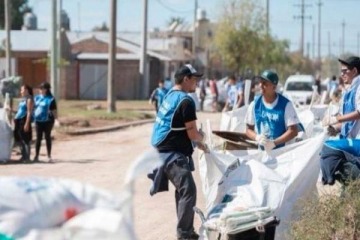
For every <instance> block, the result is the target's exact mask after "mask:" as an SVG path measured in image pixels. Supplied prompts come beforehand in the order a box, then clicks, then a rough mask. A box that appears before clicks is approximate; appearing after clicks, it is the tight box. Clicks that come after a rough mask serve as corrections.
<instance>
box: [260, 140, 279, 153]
mask: <svg viewBox="0 0 360 240" xmlns="http://www.w3.org/2000/svg"><path fill="white" fill-rule="evenodd" d="M263 146H264V148H265V151H266V152H270V151H271V150H273V149H274V148H275V147H276V145H275V143H274V141H272V140H269V139H266V141H265V142H264V144H263Z"/></svg>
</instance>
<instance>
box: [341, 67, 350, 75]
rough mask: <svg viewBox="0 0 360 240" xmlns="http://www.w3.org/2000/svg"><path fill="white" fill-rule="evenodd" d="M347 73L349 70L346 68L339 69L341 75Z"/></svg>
mask: <svg viewBox="0 0 360 240" xmlns="http://www.w3.org/2000/svg"><path fill="white" fill-rule="evenodd" d="M348 71H350V69H348V68H344V69H341V70H340V72H341V74H345V73H347V72H348Z"/></svg>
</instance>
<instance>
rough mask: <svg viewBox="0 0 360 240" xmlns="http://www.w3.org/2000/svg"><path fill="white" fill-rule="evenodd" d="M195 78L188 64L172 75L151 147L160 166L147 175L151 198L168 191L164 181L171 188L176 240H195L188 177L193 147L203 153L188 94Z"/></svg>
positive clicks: (192, 187) (192, 190)
mask: <svg viewBox="0 0 360 240" xmlns="http://www.w3.org/2000/svg"><path fill="white" fill-rule="evenodd" d="M201 76H202V74H199V73H198V72H197V71H196V70H195V69H194V68H193V67H192V66H191V65H190V64H186V65H185V66H183V67H181V68H180V69H179V70H178V71H177V72H176V74H175V86H174V87H173V88H172V89H171V90H170V91H169V92H168V94H167V95H166V96H165V99H164V101H163V103H162V104H161V106H160V109H159V112H158V114H157V116H156V120H155V124H154V128H153V133H152V139H151V143H152V145H153V146H154V147H156V148H157V150H158V151H159V154H160V157H161V159H162V160H163V161H164V164H163V165H162V166H161V167H159V168H157V169H155V170H154V173H152V174H149V178H151V179H152V180H153V181H154V183H153V186H152V188H151V190H150V194H151V195H153V194H155V193H157V192H161V191H167V190H168V181H169V180H170V182H171V183H172V184H173V185H174V186H175V201H176V210H177V217H178V223H177V237H178V239H179V240H180V239H181V240H185V239H188V240H190V239H191V240H196V239H198V238H199V235H198V234H197V233H195V231H194V226H193V223H194V210H193V207H194V206H195V204H196V186H195V182H194V179H193V176H192V173H191V172H192V171H194V162H193V159H192V156H191V155H192V153H193V151H194V149H193V144H194V143H196V145H197V146H198V147H199V148H200V149H203V150H205V149H206V147H205V145H204V143H203V142H204V134H203V133H202V132H201V131H198V130H197V126H196V119H197V117H196V109H195V103H194V101H193V100H192V98H191V97H190V96H189V95H188V93H193V92H195V90H196V84H197V81H198V80H199V78H200V77H201Z"/></svg>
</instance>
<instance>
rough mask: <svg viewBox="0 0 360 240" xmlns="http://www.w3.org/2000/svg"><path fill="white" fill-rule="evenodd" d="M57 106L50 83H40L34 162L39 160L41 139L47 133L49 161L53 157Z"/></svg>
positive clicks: (37, 99) (36, 101) (36, 111)
mask: <svg viewBox="0 0 360 240" xmlns="http://www.w3.org/2000/svg"><path fill="white" fill-rule="evenodd" d="M56 110H57V106H56V101H55V98H54V96H53V95H52V93H51V91H50V84H49V83H47V82H44V83H42V84H41V85H40V94H39V95H37V96H36V97H35V111H34V120H35V125H36V143H35V158H34V162H37V161H39V153H40V146H41V140H42V138H43V135H45V140H46V150H47V156H48V160H49V162H52V158H51V144H52V142H51V130H52V128H53V126H54V122H55V119H56V118H57V112H56Z"/></svg>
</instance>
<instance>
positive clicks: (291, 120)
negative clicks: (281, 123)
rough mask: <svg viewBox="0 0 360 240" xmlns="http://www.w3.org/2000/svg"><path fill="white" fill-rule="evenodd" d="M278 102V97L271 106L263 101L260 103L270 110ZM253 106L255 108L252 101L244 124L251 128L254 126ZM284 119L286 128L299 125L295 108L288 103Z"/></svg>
mask: <svg viewBox="0 0 360 240" xmlns="http://www.w3.org/2000/svg"><path fill="white" fill-rule="evenodd" d="M278 100H279V95H278V96H277V97H276V99H275V101H274V102H273V103H271V104H269V103H266V102H265V101H264V99H262V102H263V104H264V105H265V107H267V108H270V109H272V108H274V107H275V106H276V104H277V103H278ZM254 106H255V103H254V101H252V102H251V103H250V105H249V107H248V110H247V112H246V116H245V123H246V124H247V125H251V126H254V125H255V111H254ZM284 117H285V124H286V126H287V127H290V126H293V125H296V124H298V123H300V120H299V117H298V116H297V113H296V111H295V108H294V106H293V104H292V103H291V102H290V101H289V102H288V103H287V104H286V107H285V114H284Z"/></svg>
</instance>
